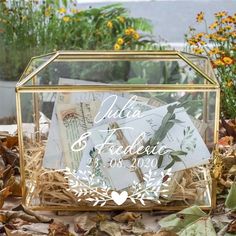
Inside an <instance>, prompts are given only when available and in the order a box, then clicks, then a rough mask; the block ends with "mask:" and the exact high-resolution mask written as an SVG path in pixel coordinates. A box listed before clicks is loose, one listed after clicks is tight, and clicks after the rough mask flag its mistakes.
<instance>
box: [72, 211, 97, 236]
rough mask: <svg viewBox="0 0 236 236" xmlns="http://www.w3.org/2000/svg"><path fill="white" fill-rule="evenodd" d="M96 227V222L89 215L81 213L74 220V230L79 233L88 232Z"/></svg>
mask: <svg viewBox="0 0 236 236" xmlns="http://www.w3.org/2000/svg"><path fill="white" fill-rule="evenodd" d="M94 228H96V222H94V221H93V220H91V219H90V218H89V217H88V215H86V214H85V215H81V216H78V217H76V218H75V220H74V230H75V232H76V233H79V234H85V233H86V234H87V233H89V232H90V231H91V230H92V229H94Z"/></svg>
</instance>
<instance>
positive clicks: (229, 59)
mask: <svg viewBox="0 0 236 236" xmlns="http://www.w3.org/2000/svg"><path fill="white" fill-rule="evenodd" d="M222 61H223V62H224V63H225V64H226V65H231V64H233V63H234V60H233V59H232V58H231V57H223V59H222Z"/></svg>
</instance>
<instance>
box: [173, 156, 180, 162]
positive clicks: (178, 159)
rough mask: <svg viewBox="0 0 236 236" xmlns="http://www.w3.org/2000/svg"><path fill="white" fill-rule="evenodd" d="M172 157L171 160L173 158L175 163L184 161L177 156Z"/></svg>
mask: <svg viewBox="0 0 236 236" xmlns="http://www.w3.org/2000/svg"><path fill="white" fill-rule="evenodd" d="M170 156H171V158H172V159H173V160H174V161H176V162H180V161H182V159H181V158H180V157H178V156H175V155H170Z"/></svg>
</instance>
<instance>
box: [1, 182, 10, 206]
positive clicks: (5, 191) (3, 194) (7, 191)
mask: <svg viewBox="0 0 236 236" xmlns="http://www.w3.org/2000/svg"><path fill="white" fill-rule="evenodd" d="M9 195H11V191H10V186H8V187H6V188H4V189H2V190H1V191H0V209H1V208H2V207H3V204H4V201H5V199H6V198H7V197H8V196H9Z"/></svg>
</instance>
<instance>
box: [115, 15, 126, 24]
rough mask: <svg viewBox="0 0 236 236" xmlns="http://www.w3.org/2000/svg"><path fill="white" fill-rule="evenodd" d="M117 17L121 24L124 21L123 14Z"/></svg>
mask: <svg viewBox="0 0 236 236" xmlns="http://www.w3.org/2000/svg"><path fill="white" fill-rule="evenodd" d="M117 19H118V21H119V22H120V23H122V24H123V23H124V22H125V18H124V17H123V16H118V17H117Z"/></svg>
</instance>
